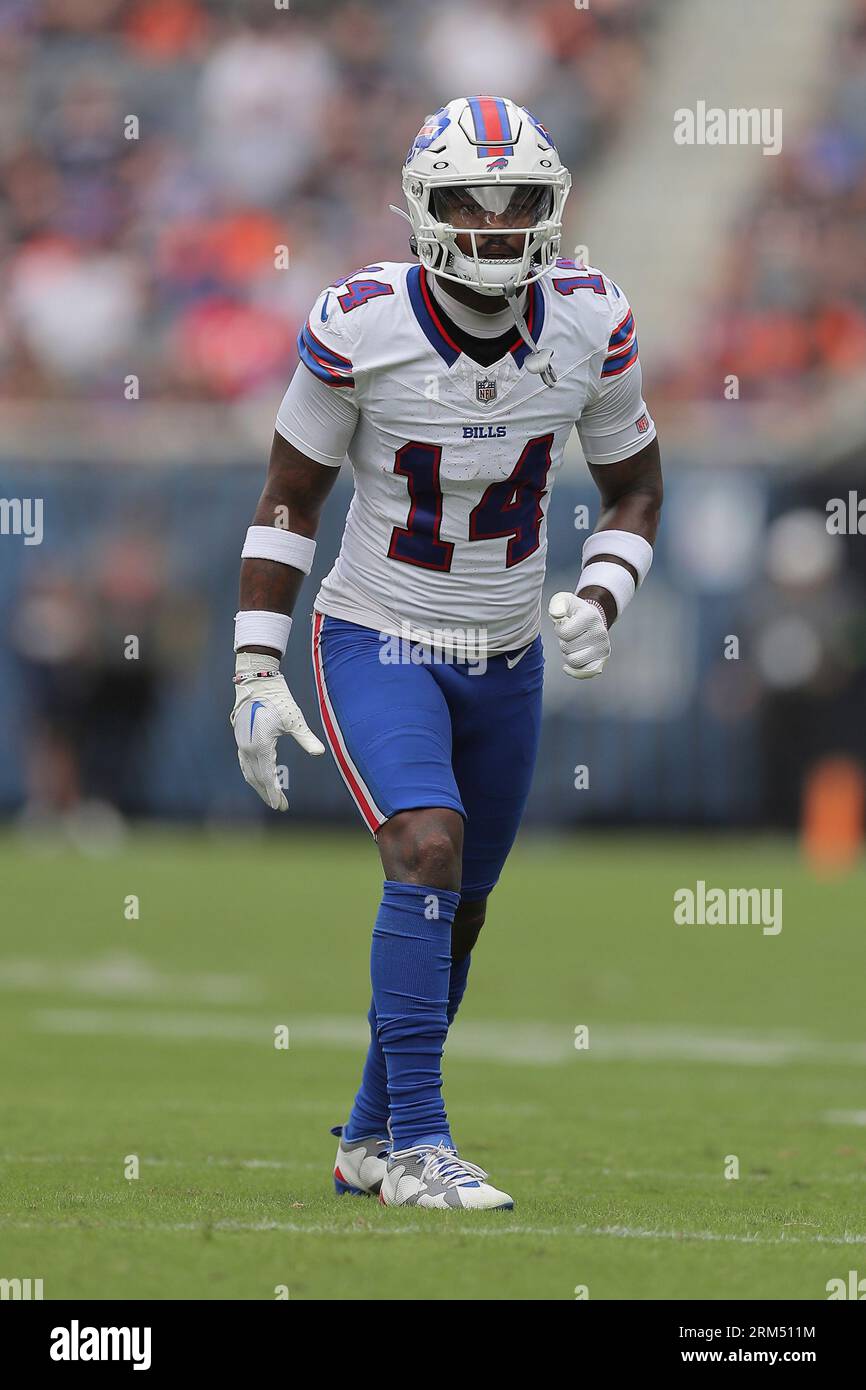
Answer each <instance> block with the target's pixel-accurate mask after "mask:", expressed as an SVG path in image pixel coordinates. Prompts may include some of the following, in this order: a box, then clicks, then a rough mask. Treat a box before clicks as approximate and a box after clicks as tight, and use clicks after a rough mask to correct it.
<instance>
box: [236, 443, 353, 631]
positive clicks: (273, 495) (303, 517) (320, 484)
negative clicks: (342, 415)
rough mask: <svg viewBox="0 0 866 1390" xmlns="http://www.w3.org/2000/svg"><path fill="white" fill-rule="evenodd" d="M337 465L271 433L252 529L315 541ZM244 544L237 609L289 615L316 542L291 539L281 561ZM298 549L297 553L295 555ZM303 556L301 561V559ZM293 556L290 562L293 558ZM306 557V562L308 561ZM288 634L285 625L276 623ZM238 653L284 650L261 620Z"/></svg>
mask: <svg viewBox="0 0 866 1390" xmlns="http://www.w3.org/2000/svg"><path fill="white" fill-rule="evenodd" d="M337 473H338V469H336V468H332V467H327V466H325V465H324V464H321V463H316V462H315V460H314V459H311V458H307V457H306V455H305V454H302V453H301V452H300V450H299V449H297V448H296V447H295V445H294V444H291V443H290V442H289V440H288V439H284V438H283V436H282V435H281V434H280V433H279V432H278V431H276V430H275V431H274V442H273V444H272V445H271V457H270V462H269V464H268V476H267V479H266V481H265V485H264V488H263V489H262V494H261V497H260V498H259V501H258V505H257V507H256V510H255V513H254V515H253V520H252V525H253V526H254V527H262V528H265V527H268V528H273V529H274V530H281V531H284V532H288V533H289V534H290V535H292V536H297V537H300V538H301V539H303V540H308V541H311V542H314V541H315V537H316V534H317V532H318V530H319V518H320V516H321V512H322V507H323V506H324V503H325V500H326V498H327V496H328V494H329V492H330V491H331V488H332V487H333V486H334V483H335V481H336V478H337ZM263 539H264V542H265V546H264V548H268V547H267V542H268V541H271V543H272V544H273V543H274V542H279V541H280V539H281V538H280V537H274V538H273V540H271V537H270V536H268V535H267V534H266V535H265V536H264V538H263ZM249 548H251V547H248V545H247V544H245V545H244V551H243V552H242V554H243V558H242V560H241V578H240V597H239V604H238V606H239V609H240V612H241V613H258V614H262V613H274V614H278V615H281V616H282V617H287V618H291V615H292V612H293V610H294V607H295V601H296V599H297V597H298V594H299V592H300V588H301V585H302V584H303V582H304V579H305V577H306V575H307V574H308V573H309V570H310V568H311V567H312V556H313V551H314V549H315V546H314V545H312V546H299V547H295V548H294V549H293V547H292V545H291V543H290V544H289V545H287V546H286V547H285V550H284V555H285V558H284V559H283V560H282V562H281V561H280V560H279V559H276V558H267V557H264V556H261V555H258V556H253V555H251V554H250V553H249ZM295 552H297V553H295ZM301 557H302V559H301ZM293 559H294V560H296V563H295V564H292V563H291V561H292V560H293ZM307 560H309V566H307V565H306V561H307ZM245 627H246V630H247V631H250V630H253V631H254V630H255V627H256V624H255V623H253V624H246V625H245ZM279 627H280V628H281V629H284V630H285V635H286V638H288V625H286V624H282V623H281V624H279ZM236 650H237V651H239V652H264V653H265V654H266V655H267V656H275V657H277V658H281V657H282V655H283V652H284V651H285V644H283V646H282V648H280V647H278V646H268V645H267V630H266V627H265V625H264V624H259V637H258V639H257V640H255V639H254V640H252V641H250V642H243V643H242V645H240V646H238V647H237V648H236Z"/></svg>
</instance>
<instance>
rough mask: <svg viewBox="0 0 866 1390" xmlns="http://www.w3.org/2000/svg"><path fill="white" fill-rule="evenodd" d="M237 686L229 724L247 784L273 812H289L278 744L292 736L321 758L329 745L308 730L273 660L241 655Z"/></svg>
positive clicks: (239, 656) (245, 653) (258, 653)
mask: <svg viewBox="0 0 866 1390" xmlns="http://www.w3.org/2000/svg"><path fill="white" fill-rule="evenodd" d="M238 677H240V680H239V679H238ZM235 682H236V684H235V707H234V709H233V710H232V712H231V714H230V715H229V719H230V721H231V725H232V728H233V729H234V731H235V742H236V743H237V746H238V762H239V763H240V765H241V772H242V773H243V775H244V781H245V782H247V783H248V784H249V785H250V786H251V787H252V788H253V791H256V792H258V794H259V796H260V797H261V798H262V801H265V802H267V804H268V806H270V807H271V810H273V811H286V810H288V806H289V803H288V801H287V800H286V798H285V795H284V793H283V789H282V787H281V786H280V784H279V781H278V779H277V739H278V738H279V737H280V734H290V735H291V737H292V738H293V739H294V740H295V742H296V743H299V744H300V745H301V747H302V748H303V750H304V752H305V753H310V754H311V755H312V756H313V757H315V758H317V757H319V756H320V754H322V753H324V751H325V745H324V744H323V743H322V742H321V741H320V740H319V739H318V738H316V735H315V734H314V733H313V731H312V729H310V728H308V727H307V722H306V720H305V719H304V716H303V715H302V713H301V711H300V709H299V707H298V705H297V704H296V703H295V701H294V699H293V698H292V693H291V691H290V690H289V687H288V686H287V685H286V682H285V679H284V678H283V675H282V673H281V672H280V668H279V664H278V663H277V661H276V660H275V659H274V658H273V657H269V656H263V655H262V654H261V653H260V652H238V655H237V665H236V675H235Z"/></svg>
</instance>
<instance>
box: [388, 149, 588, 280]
mask: <svg viewBox="0 0 866 1390" xmlns="http://www.w3.org/2000/svg"><path fill="white" fill-rule="evenodd" d="M570 183H571V180H570V178H569V175H568V172H567V170H565V169H560V170H558V171H557V172H556V173H555V174H554V175H552V176H550V175H548V176H544V177H539V176H531V175H530V176H527V175H523V176H521V175H517V174H511V173H509V174H506V175H505V177H504V178H503V177H502V176H501V175H500V174H497V175H496V176H495V177H492V176H489V175H488V176H486V177H485V176H484V175H476V176H475V177H473V178H471V179H470V178H464V179H455V178H454V177H451V178H444V179H442V180H441V181H440V180H436V179H425V180H421V179H418V178H417V177H416V176H414V174H413V173H412V172H410V171H407V173H406V176H405V178H404V180H403V191H404V193H405V195H406V199H407V202H408V204H409V209H410V213H411V214H413V215H412V218H411V220H412V223H413V229H414V231H415V240H416V243H417V253H418V257H419V259H420V261H421V263H422V264H423V265H425V266H426V267H427V269H428V270H430V271H431V272H433V273H434V274H436V275H438V276H441V277H442V278H443V279H445V280H453V281H456V282H457V283H458V284H464V285H469V286H470V287H471V288H472V289H474V290H476V291H477V292H478V293H480V294H488V295H501V294H504V293H505V291H506V287H507V288H508V289H510V290H512V291H514V290H518V289H523V288H524V286H526V285H529V284H531V283H532V281H534V280H538V279H540V278H541V276H542V275H545V274H547V272H548V271H549V270H550V269H551V268H552V266H553V265H554V263H555V261H556V257H557V255H558V254H559V247H560V241H561V236H562V210H563V206H564V203H565V199H566V195H567V193H568V189H569V186H570ZM458 238H459V239H460V241H461V242H462V243H463V244H462V246H461V245H459V244H458Z"/></svg>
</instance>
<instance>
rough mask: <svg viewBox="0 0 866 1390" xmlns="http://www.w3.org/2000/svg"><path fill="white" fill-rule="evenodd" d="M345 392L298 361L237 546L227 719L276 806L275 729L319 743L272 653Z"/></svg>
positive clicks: (280, 637) (339, 425)
mask: <svg viewBox="0 0 866 1390" xmlns="http://www.w3.org/2000/svg"><path fill="white" fill-rule="evenodd" d="M353 396H354V392H353V391H352V392H351V393H348V392H347V393H345V394H344V393H343V392H342V391H337V390H333V389H332V388H331V386H330V385H329V384H328V383H327V382H326V381H325V380H324V379H323V378H322V379H320V378H319V376H318V373H316V374H313V372H311V371H308V370H307V367H306V366H303V365H302V366H299V367H298V370H297V372H296V373H295V376H294V377H293V379H292V382H291V385H290V386H289V389H288V391H287V392H286V395H285V397H284V399H283V403H282V405H281V406H280V411H279V414H278V416H277V428H276V431H275V434H274V441H273V445H272V447H271V457H270V463H269V465H268V474H267V479H266V481H265V485H264V488H263V490H262V494H261V497H260V498H259V501H258V505H257V507H256V510H255V514H254V516H253V521H252V525H251V526H250V528H249V530H248V531H247V535H246V539H245V541H244V546H243V550H242V551H241V576H240V604H239V611H238V613H237V614H236V616H235V652H236V654H237V655H236V658H235V677H234V680H235V705H234V709H233V710H232V713H231V723H232V727H233V729H234V733H235V740H236V742H237V746H238V761H239V763H240V766H241V771H242V773H243V775H244V778H245V780H246V781H247V782H248V783H249V785H250V786H251V787H252V788H253V789H254V790H255V791H257V792H258V794H259V796H260V797H261V798H262V800H263V801H265V802H267V804H268V805H269V806H270V807H271V808H272V809H273V810H275V811H285V810H286V809H287V807H288V802H287V800H286V797H285V795H284V793H283V790H282V788H281V787H280V785H279V780H278V776H277V739H278V738H279V736H280V735H281V734H290V735H291V737H292V738H294V739H295V740H296V742H297V743H299V744H300V746H301V747H302V748H303V749H304V751H305V752H307V753H312V754H313V755H318V754H320V753H323V752H324V751H325V750H324V746H323V745H322V743H321V742H320V740H319V739H318V738H317V737H316V735H315V734H314V733H313V732H312V730H311V729H309V728H308V726H307V723H306V721H305V719H304V716H303V714H302V713H301V711H300V709H299V707H298V705H297V704H296V702H295V700H294V699H293V698H292V695H291V692H290V691H289V688H288V686H287V685H286V682H285V679H284V678H283V676H282V674H281V672H280V661H281V660H282V657H283V653H284V652H285V649H286V645H287V642H288V639H289V632H290V630H291V625H292V616H291V615H292V612H293V609H294V606H295V602H296V600H297V597H298V593H299V591H300V588H301V585H302V584H303V581H304V579H305V577H306V576H307V575H308V574H309V572H310V570H311V569H312V566H313V557H314V555H315V551H316V540H315V537H316V533H317V532H318V529H319V518H320V516H321V512H322V507H323V506H324V503H325V500H326V498H327V496H328V494H329V493H330V491H331V488H332V487H333V485H334V482H335V480H336V477H337V473H338V471H339V466H340V464H341V463H342V461H343V459H344V457H345V454H346V449H347V448H348V445H349V442H350V440H351V437H352V434H353V433H354V430H355V427H356V425H357V420H358V408H357V405H356V404H355V402H354V400H353V398H352V397H353Z"/></svg>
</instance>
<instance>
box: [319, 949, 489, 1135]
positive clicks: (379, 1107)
mask: <svg viewBox="0 0 866 1390" xmlns="http://www.w3.org/2000/svg"><path fill="white" fill-rule="evenodd" d="M471 960H472V956H471V954H470V955H468V956H464V957H463V959H462V960H457V961H452V962H451V975H450V983H449V986H448V1026H449V1027H450V1026H451V1024H452V1023H453V1022H454V1015H455V1014H456V1013H457V1010H458V1009H459V1008H460V1001H461V1000H462V998H463V996H464V994H465V993H466V982H467V979H468V977H469V965H470V963H471ZM367 1020H368V1022H369V1024H370V1046H369V1048H368V1049H367V1058H366V1061H365V1062H364V1070H363V1073H362V1075H361V1085H360V1087H359V1089H358V1094H357V1095H356V1096H355V1103H354V1105H353V1106H352V1111H351V1114H350V1115H349V1118H348V1120H347V1122H346V1124H345V1126H344V1127H343V1138H344V1139H348V1141H349V1142H350V1143H354V1141H355V1140H356V1139H367V1138H369V1136H370V1135H374V1134H375V1135H378V1136H380V1137H381V1136H384V1135H385V1133H386V1131H387V1121H388V1071H387V1068H386V1066H385V1054H384V1052H383V1051H382V1046H381V1043H380V1042H379V1037H378V1029H377V1026H376V1005H375V1004H374V1003H373V1001H372V1000H371V1001H370V1012H369V1013H368V1014H367Z"/></svg>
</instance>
